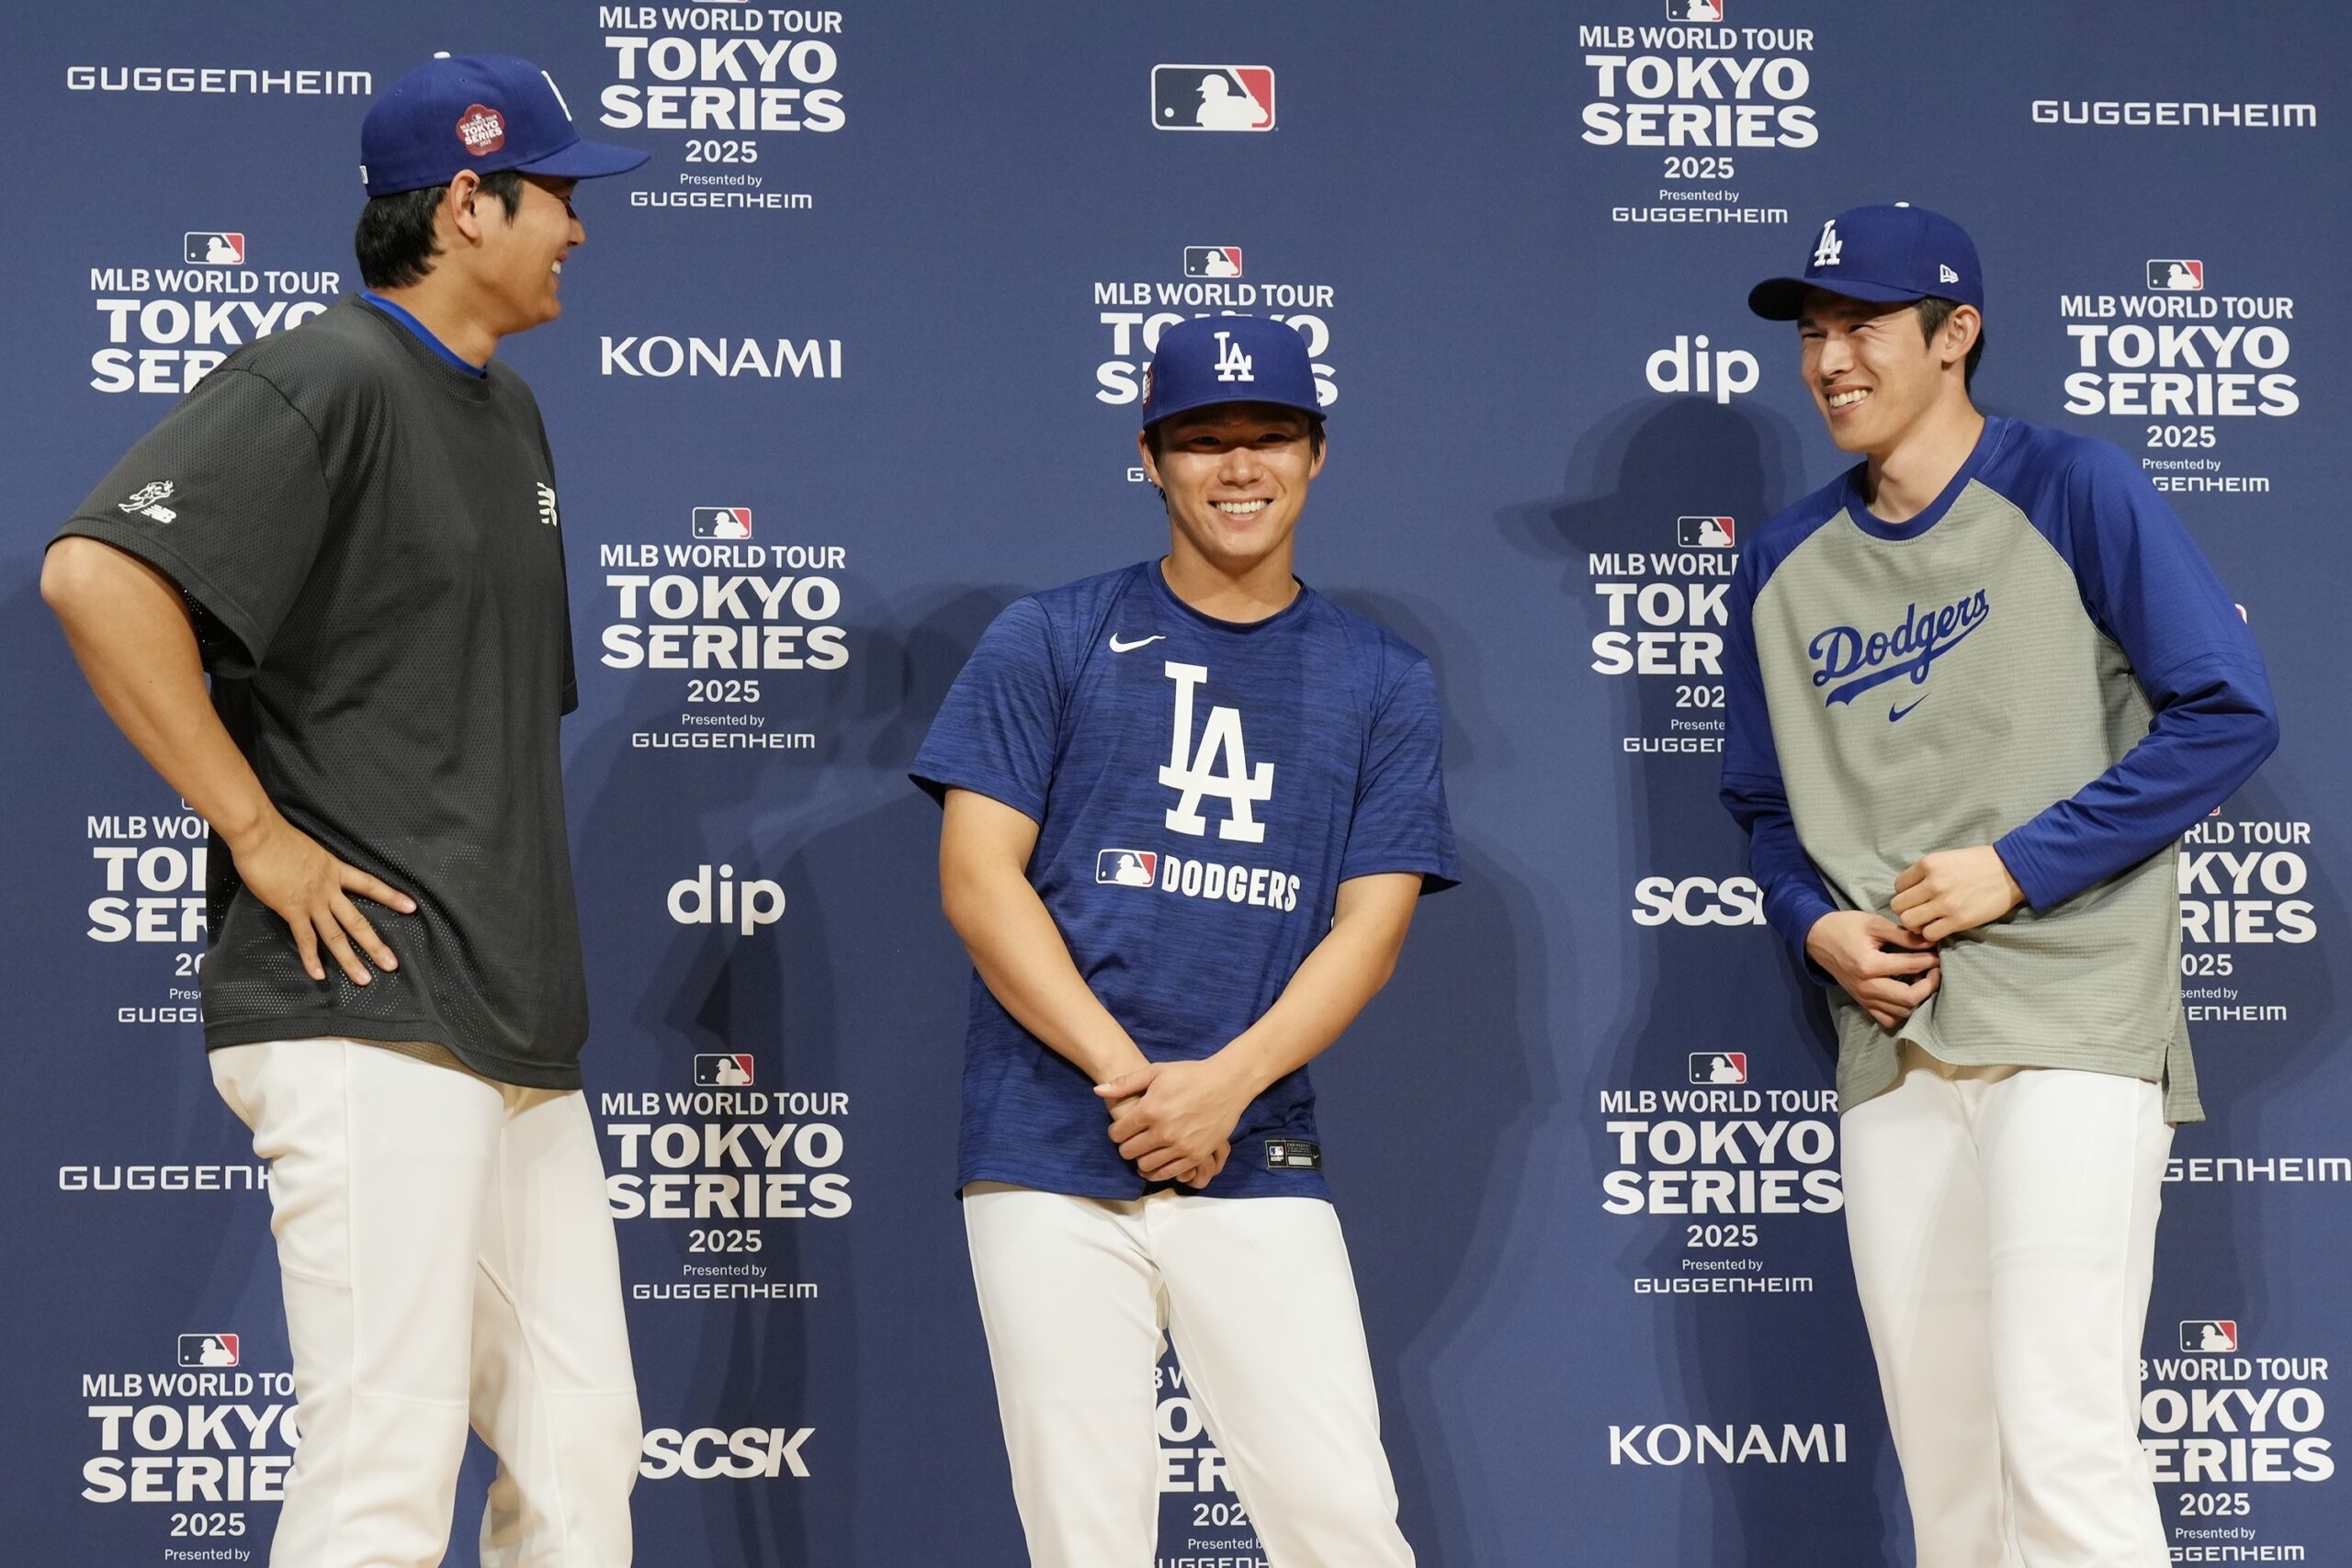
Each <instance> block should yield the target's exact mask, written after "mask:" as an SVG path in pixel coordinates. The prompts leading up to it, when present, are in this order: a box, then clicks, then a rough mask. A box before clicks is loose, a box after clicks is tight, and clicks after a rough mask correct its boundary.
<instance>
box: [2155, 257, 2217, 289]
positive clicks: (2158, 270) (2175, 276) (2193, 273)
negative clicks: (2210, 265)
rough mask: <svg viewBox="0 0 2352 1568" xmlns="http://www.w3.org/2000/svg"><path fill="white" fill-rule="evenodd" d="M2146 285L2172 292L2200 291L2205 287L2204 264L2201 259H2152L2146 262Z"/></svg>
mask: <svg viewBox="0 0 2352 1568" xmlns="http://www.w3.org/2000/svg"><path fill="white" fill-rule="evenodd" d="M2148 287H2149V288H2154V289H2158V290H2161V291H2163V292H2166V293H2173V294H2197V293H2201V292H2202V291H2203V290H2204V288H2205V264H2204V263H2203V262H2201V261H2152V262H2150V263H2149V264H2148Z"/></svg>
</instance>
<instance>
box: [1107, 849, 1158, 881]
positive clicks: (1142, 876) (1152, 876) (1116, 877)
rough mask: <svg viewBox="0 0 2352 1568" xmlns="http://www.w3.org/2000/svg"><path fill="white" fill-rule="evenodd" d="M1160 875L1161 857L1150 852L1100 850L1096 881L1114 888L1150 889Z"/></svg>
mask: <svg viewBox="0 0 2352 1568" xmlns="http://www.w3.org/2000/svg"><path fill="white" fill-rule="evenodd" d="M1158 877H1159V856H1158V855H1157V854H1155V853H1153V852H1151V851H1149V850H1099V851H1097V852H1095V855H1094V880H1095V881H1097V882H1100V883H1103V884H1105V885H1107V886H1113V887H1148V886H1151V885H1152V883H1153V881H1154V880H1156V879H1157V878H1158Z"/></svg>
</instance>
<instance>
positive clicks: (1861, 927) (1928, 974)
mask: <svg viewBox="0 0 2352 1568" xmlns="http://www.w3.org/2000/svg"><path fill="white" fill-rule="evenodd" d="M1890 948H1891V949H1894V950H1895V951H1894V952H1889V951H1888V949H1890ZM1804 952H1805V956H1806V957H1808V958H1810V959H1812V960H1813V961H1814V962H1815V964H1820V965H1821V966H1822V968H1824V969H1825V970H1826V971H1828V973H1829V977H1830V978H1831V979H1833V980H1835V981H1837V982H1838V984H1839V985H1840V986H1843V987H1845V988H1846V994H1847V995H1848V996H1849V997H1851V998H1854V1000H1855V1001H1857V1002H1859V1003H1860V1004H1861V1008H1862V1010H1863V1011H1865V1012H1867V1013H1869V1014H1870V1015H1871V1017H1872V1018H1874V1019H1876V1020H1878V1026H1879V1027H1880V1028H1881V1029H1894V1028H1896V1027H1897V1026H1899V1025H1900V1024H1901V1023H1902V1022H1903V1021H1904V1020H1905V1019H1907V1018H1909V1017H1910V1016H1911V1010H1913V1009H1914V1008H1916V1007H1917V1006H1918V1005H1919V1004H1920V1003H1921V1002H1924V1001H1926V1000H1927V999H1928V998H1929V997H1931V996H1933V995H1935V992H1936V987H1938V986H1939V985H1940V984H1942V983H1943V968H1942V966H1941V965H1940V964H1939V963H1938V962H1937V959H1936V949H1935V944H1934V943H1933V942H1929V941H1928V939H1927V938H1925V937H1923V936H1921V935H1919V934H1918V933H1917V932H1916V931H1906V930H1905V929H1904V928H1903V927H1901V926H1899V925H1897V924H1895V923H1894V921H1893V920H1890V919H1885V918H1884V917H1883V916H1879V915H1873V914H1871V913H1870V912H1869V911H1868V910H1865V909H1841V910H1839V911H1838V912H1837V913H1835V914H1828V915H1824V916H1822V917H1821V919H1817V920H1815V921H1814V922H1813V929H1812V930H1811V931H1807V932H1805V937H1804Z"/></svg>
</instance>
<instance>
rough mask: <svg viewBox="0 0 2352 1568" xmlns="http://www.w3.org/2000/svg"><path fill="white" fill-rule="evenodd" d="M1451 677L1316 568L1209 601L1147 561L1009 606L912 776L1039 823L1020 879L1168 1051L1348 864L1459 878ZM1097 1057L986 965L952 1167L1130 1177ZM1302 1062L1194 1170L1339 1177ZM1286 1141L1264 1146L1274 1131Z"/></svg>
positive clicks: (995, 1177) (1019, 1174) (1327, 903)
mask: <svg viewBox="0 0 2352 1568" xmlns="http://www.w3.org/2000/svg"><path fill="white" fill-rule="evenodd" d="M1441 728H1442V726H1441V721H1440V718H1439V714H1438V705H1437V683H1436V682H1435V680H1434V679H1433V678H1432V677H1431V675H1430V666H1429V660H1426V659H1424V658H1422V657H1421V655H1420V653H1419V651H1418V650H1416V649H1414V648H1412V647H1411V646H1410V645H1409V644H1408V643H1406V642H1405V641H1404V640H1403V639H1402V638H1400V637H1397V636H1396V635H1395V634H1393V633H1391V632H1389V631H1387V630H1385V629H1384V628H1383V627H1381V626H1375V625H1374V624H1373V623H1372V622H1370V621H1368V620H1365V619H1364V618H1363V616H1361V615H1353V614H1351V613H1350V612H1348V611H1346V610H1343V609H1341V608H1340V606H1339V605H1337V604H1332V603H1331V601H1329V599H1326V598H1324V597H1323V596H1322V595H1321V594H1319V593H1317V592H1315V591H1314V590H1313V589H1311V588H1306V587H1304V586H1302V587H1301V588H1300V590H1299V593H1298V597H1297V598H1296V599H1295V600H1293V601H1292V602H1291V603H1290V604H1289V605H1287V606H1286V607H1285V608H1284V609H1283V611H1282V612H1281V613H1280V614H1278V615H1272V616H1270V617H1269V618H1267V619H1265V620H1262V621H1256V622H1251V623H1249V624H1247V625H1238V624H1235V623H1232V622H1227V621H1218V620H1213V619H1211V618H1210V617H1209V616H1206V615H1202V614H1201V613H1200V612H1199V611H1197V610H1194V609H1193V608H1192V607H1191V606H1189V605H1187V604H1184V603H1183V602H1182V600H1180V599H1178V598H1177V597H1176V596H1175V594H1173V593H1172V592H1170V591H1169V588H1168V585H1167V583H1166V581H1164V580H1163V579H1162V578H1161V576H1160V574H1159V566H1158V565H1157V563H1154V562H1150V561H1147V562H1145V563H1143V564H1142V565H1140V566H1134V567H1130V568H1128V569H1126V570H1124V571H1115V572H1110V573H1107V574H1105V575H1104V576H1102V577H1093V578H1089V579H1087V580H1086V581H1082V582H1074V583H1071V584H1070V585H1069V586H1068V587H1065V588H1057V589H1054V590H1053V591H1051V592H1046V593H1038V594H1034V595H1032V596H1031V597H1029V598H1026V599H1023V600H1020V601H1018V602H1016V603H1015V604H1012V605H1010V606H1008V607H1007V608H1006V610H1005V612H1004V613H1003V614H1002V615H999V616H998V617H997V618H996V621H995V623H994V624H993V625H991V626H989V629H988V633H987V635H986V636H984V637H981V639H980V645H979V647H978V649H975V650H974V651H973V654H972V658H971V661H970V662H969V663H967V664H966V665H965V667H964V672H963V673H962V674H961V675H959V676H958V677H956V684H955V687H954V688H953V689H952V690H951V691H950V692H949V693H948V694H947V700H946V702H945V703H944V705H942V706H941V708H940V710H939V716H938V718H937V719H936V720H934V721H933V724H932V727H931V734H930V736H929V737H928V738H927V739H925V740H924V741H923V745H922V751H921V752H920V753H919V754H918V755H917V756H916V758H915V764H914V768H913V770H912V776H913V778H914V779H915V782H917V783H918V784H922V786H923V787H924V788H925V789H926V790H928V791H930V792H931V793H932V795H934V796H935V797H938V798H942V799H944V797H945V795H946V792H947V791H948V790H949V789H951V788H953V789H968V790H972V791H974V792H976V793H978V794H980V795H988V796H989V797H991V798H992V799H996V800H1001V801H1002V802H1004V803H1005V804H1006V805H1007V806H1010V807H1013V808H1014V809H1015V810H1017V811H1020V812H1022V813H1023V815H1025V816H1028V817H1030V818H1035V820H1036V822H1037V824H1038V832H1037V847H1036V850H1035V852H1034V853H1033V854H1032V855H1031V857H1030V861H1029V881H1030V885H1031V886H1034V887H1035V888H1036V890H1037V894H1038V897H1040V898H1042V899H1043V900H1044V901H1045V905H1046V909H1047V910H1048V911H1049V912H1050V913H1051V914H1052V915H1053V918H1054V923H1055V924H1056V925H1057V926H1058V927H1059V928H1060V930H1061V933H1062V939H1063V941H1064V942H1067V943H1068V944H1069V951H1070V956H1071V957H1072V958H1073V959H1075V960H1076V961H1077V964H1078V970H1079V973H1080V975H1082V976H1085V978H1086V983H1087V985H1088V986H1090V987H1092V989H1093V991H1094V994H1095V996H1096V997H1098V998H1101V999H1102V1002H1103V1006H1104V1007H1106V1008H1108V1009H1109V1010H1110V1012H1111V1015H1112V1016H1113V1017H1114V1018H1115V1019H1117V1020H1118V1021H1119V1022H1120V1023H1121V1024H1122V1025H1124V1026H1125V1029H1126V1031H1127V1032H1128V1033H1129V1034H1130V1035H1131V1036H1133V1038H1134V1040H1135V1043H1136V1045H1138V1046H1139V1047H1141V1048H1142V1050H1143V1053H1144V1055H1147V1056H1149V1057H1150V1058H1152V1059H1153V1060H1154V1061H1178V1060H1189V1059H1197V1058H1199V1057H1203V1056H1207V1055H1212V1054H1213V1053H1215V1052H1216V1051H1217V1050H1218V1049H1219V1048H1221V1047H1222V1046H1224V1044H1225V1043H1227V1041H1229V1040H1231V1039H1232V1038H1233V1037H1234V1036H1236V1035H1238V1034H1239V1033H1240V1032H1242V1031H1243V1030H1245V1029H1247V1028H1249V1027H1250V1024H1252V1023H1254V1022H1256V1021H1257V1020H1258V1019H1259V1018H1260V1017H1261V1016H1262V1015H1263V1014H1264V1013H1265V1012H1266V1010H1268V1009H1269V1008H1271V1007H1272V1006H1273V1004H1274V1001H1275V998H1278V997H1280V996H1281V995H1282V991H1283V987H1285V986H1287V985H1288V984H1289V983H1290V977H1291V976H1292V975H1294V974H1295V973H1296V972H1297V969H1298V966H1299V964H1301V963H1303V962H1304V961H1305V960H1306V955H1307V953H1309V952H1311V951H1312V950H1313V949H1314V947H1315V944H1316V943H1317V942H1320V941H1321V940H1322V939H1323V935H1324V933H1325V932H1326V931H1329V929H1330V923H1331V914H1332V910H1333V908H1334V906H1335V904H1336V902H1337V899H1338V897H1339V888H1340V883H1342V882H1344V881H1346V880H1347V879H1349V878H1350V877H1355V876H1370V875H1374V874H1379V873H1382V872H1418V873H1419V874H1420V875H1421V877H1422V879H1423V883H1422V886H1423V891H1425V892H1434V891H1436V890H1438V889H1440V888H1443V887H1450V886H1453V883H1454V882H1455V881H1456V880H1457V876H1458V869H1459V868H1458V867H1457V865H1456V863H1455V860H1454V852H1453V821H1452V818H1450V817H1449V816H1448V815H1447V812H1446V807H1445V784H1444V779H1443V777H1442V770H1441V767H1440V760H1439V751H1440V739H1441ZM1109 1127H1110V1117H1109V1114H1108V1112H1107V1111H1106V1110H1105V1109H1104V1107H1103V1101H1102V1100H1101V1098H1100V1097H1098V1096H1097V1095H1096V1094H1095V1093H1094V1089H1093V1084H1092V1082H1091V1080H1090V1079H1089V1078H1088V1077H1087V1076H1086V1074H1085V1073H1083V1072H1082V1071H1080V1069H1079V1068H1078V1067H1076V1066H1073V1065H1072V1064H1071V1063H1070V1062H1069V1060H1068V1059H1067V1058H1065V1057H1063V1056H1061V1055H1058V1054H1057V1053H1056V1052H1055V1051H1053V1050H1052V1049H1051V1048H1050V1047H1048V1046H1047V1045H1046V1044H1045V1043H1043V1042H1042V1041H1040V1040H1038V1039H1037V1037H1036V1036H1035V1035H1033V1034H1031V1033H1030V1032H1028V1031H1027V1030H1025V1029H1023V1027H1022V1026H1021V1025H1020V1024H1019V1023H1018V1022H1016V1021H1014V1020H1013V1018H1012V1015H1011V1014H1010V1013H1008V1012H1006V1011H1005V1010H1004V1009H1003V1007H1002V1006H1001V1004H999V1002H998V1001H997V999H996V998H995V996H993V995H992V994H991V993H990V992H989V988H988V987H987V986H986V985H984V984H982V983H981V981H980V979H979V977H978V976H977V975H975V976H973V979H972V1005H971V1026H970V1030H969V1032H968V1034H967V1039H966V1043H965V1054H964V1124H963V1135H962V1138H961V1141H960V1147H959V1150H958V1156H957V1162H956V1163H957V1176H956V1184H957V1185H958V1186H959V1187H960V1186H962V1185H963V1184H964V1183H966V1182H971V1181H1006V1182H1012V1183H1014V1184H1016V1185H1018V1186H1023V1187H1031V1188H1036V1189H1039V1190H1045V1191H1049V1192H1067V1193H1071V1194H1075V1195H1077V1196H1080V1197H1088V1198H1115V1199H1126V1198H1138V1197H1141V1196H1142V1195H1143V1194H1144V1193H1146V1192H1148V1191H1150V1190H1154V1189H1155V1188H1158V1187H1164V1186H1168V1185H1170V1183H1167V1182H1148V1181H1146V1180H1145V1179H1143V1177H1142V1176H1141V1175H1140V1174H1139V1173H1138V1172H1137V1171H1136V1168H1135V1167H1134V1166H1133V1165H1131V1164H1129V1163H1128V1162H1127V1161H1125V1160H1123V1159H1121V1158H1120V1157H1119V1152H1118V1150H1117V1148H1116V1147H1115V1146H1114V1145H1113V1144H1112V1142H1111V1140H1110V1137H1109V1136H1108V1130H1109ZM1315 1137H1316V1131H1315V1090H1314V1088H1313V1086H1312V1085H1311V1084H1310V1083H1309V1082H1308V1081H1307V1076H1306V1069H1304V1068H1301V1069H1300V1070H1299V1071H1297V1072H1295V1073H1292V1074H1290V1075H1289V1076H1287V1077H1283V1079H1281V1080H1280V1081H1279V1082H1277V1083H1275V1084H1274V1085H1273V1086H1272V1088H1270V1089H1267V1090H1266V1092H1265V1093H1264V1094H1262V1095H1261V1096H1259V1097H1258V1098H1257V1099H1256V1100H1253V1101H1251V1103H1250V1108H1249V1110H1248V1111H1245V1112H1244V1113H1243V1115H1242V1117H1241V1120H1240V1122H1238V1124H1237V1125H1236V1126H1235V1128H1234V1130H1233V1140H1232V1141H1233V1156H1232V1158H1231V1159H1230V1160H1229V1161H1227V1165H1226V1168H1225V1170H1224V1172H1223V1173H1222V1174H1221V1175H1219V1176H1218V1177H1217V1178H1216V1180H1214V1181H1213V1182H1211V1183H1210V1184H1209V1186H1208V1187H1207V1188H1206V1189H1205V1191H1206V1192H1207V1193H1208V1194H1209V1195H1211V1196H1215V1197H1227V1198H1255V1197H1277V1196H1279V1197H1312V1198H1322V1197H1328V1196H1329V1191H1328V1190H1327V1189H1326V1188H1325V1186H1324V1181H1323V1173H1322V1171H1321V1169H1320V1168H1319V1162H1317V1163H1315V1164H1308V1163H1306V1162H1305V1161H1300V1160H1296V1159H1295V1156H1294V1151H1292V1150H1289V1149H1287V1148H1285V1147H1283V1145H1285V1144H1286V1143H1287V1142H1289V1141H1292V1140H1301V1139H1304V1140H1309V1141H1312V1140H1314V1139H1315ZM1270 1142H1271V1143H1272V1145H1275V1147H1273V1148H1272V1149H1271V1150H1270V1149H1269V1147H1268V1145H1269V1143H1270Z"/></svg>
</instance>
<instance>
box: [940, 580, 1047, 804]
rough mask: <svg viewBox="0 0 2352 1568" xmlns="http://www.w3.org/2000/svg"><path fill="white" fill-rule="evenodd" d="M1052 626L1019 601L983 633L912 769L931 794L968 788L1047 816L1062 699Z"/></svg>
mask: <svg viewBox="0 0 2352 1568" xmlns="http://www.w3.org/2000/svg"><path fill="white" fill-rule="evenodd" d="M1052 631H1053V626H1052V623H1051V622H1050V621H1049V620H1048V619H1047V618H1046V611H1045V607H1044V606H1043V605H1041V604H1038V603H1037V602H1036V601H1035V599H1020V600H1015V601H1014V602H1013V603H1012V604H1009V605H1007V606H1006V607H1005V609H1004V612H1003V614H1001V615H998V616H997V618H996V619H995V620H994V621H993V622H991V623H989V629H988V630H987V631H986V632H985V633H983V634H981V637H980V645H979V647H978V648H976V649H973V650H972V657H971V659H970V660H967V662H966V663H965V665H964V670H963V673H961V674H959V675H957V676H956V683H955V685H953V686H952V687H950V688H949V689H948V693H947V700H946V701H945V702H944V703H942V704H941V705H940V707H939V716H938V717H936V718H934V719H933V720H932V722H931V733H930V734H929V735H926V736H925V737H924V738H923V742H922V750H920V751H918V752H917V753H916V754H915V761H914V766H913V767H912V768H911V769H910V770H909V771H908V776H909V777H910V778H912V779H913V780H914V782H915V783H916V784H920V785H921V786H922V788H923V789H924V791H925V792H927V793H928V794H929V795H931V796H932V798H933V799H934V800H940V801H944V800H945V799H946V797H947V792H948V791H949V790H951V789H968V790H971V791H973V792H975V793H976V794H979V795H987V796H988V797H989V799H991V800H1001V801H1002V802H1003V803H1004V804H1005V805H1007V806H1010V807H1012V808H1013V809H1014V810H1015V811H1018V812H1020V813H1021V814H1022V815H1023V816H1024V817H1028V818H1031V819H1032V820H1035V821H1038V822H1043V821H1044V820H1045V818H1046V793H1047V791H1048V788H1049V787H1050V785H1051V784H1052V781H1053V773H1054V756H1055V752H1056V751H1057V749H1058V746H1059V742H1060V735H1061V714H1062V697H1063V687H1062V681H1061V676H1060V672H1059V671H1058V669H1057V666H1056V663H1055V660H1054V651H1053V640H1052Z"/></svg>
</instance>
